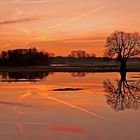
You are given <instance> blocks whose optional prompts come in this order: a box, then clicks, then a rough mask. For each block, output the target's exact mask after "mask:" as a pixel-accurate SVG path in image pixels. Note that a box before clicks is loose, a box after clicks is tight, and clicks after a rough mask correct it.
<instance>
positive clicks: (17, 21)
mask: <svg viewBox="0 0 140 140" xmlns="http://www.w3.org/2000/svg"><path fill="white" fill-rule="evenodd" d="M38 19H40V18H24V19H14V20H5V21H0V25H6V24H17V23H26V22H31V21H34V20H38Z"/></svg>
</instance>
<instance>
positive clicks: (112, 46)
mask: <svg viewBox="0 0 140 140" xmlns="http://www.w3.org/2000/svg"><path fill="white" fill-rule="evenodd" d="M105 47H106V49H105V56H107V57H110V58H112V57H117V58H118V60H119V62H120V64H121V65H120V72H121V73H122V74H123V75H124V76H125V73H126V62H127V60H128V59H129V58H131V57H134V56H136V55H139V54H140V35H139V33H125V32H122V31H116V32H114V33H113V34H111V35H110V36H109V37H108V38H107V40H106V45H105Z"/></svg>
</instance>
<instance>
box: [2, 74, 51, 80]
mask: <svg viewBox="0 0 140 140" xmlns="http://www.w3.org/2000/svg"><path fill="white" fill-rule="evenodd" d="M49 74H50V73H49V72H3V73H0V75H1V78H0V80H1V82H37V81H39V80H41V79H44V78H46V77H48V75H49Z"/></svg>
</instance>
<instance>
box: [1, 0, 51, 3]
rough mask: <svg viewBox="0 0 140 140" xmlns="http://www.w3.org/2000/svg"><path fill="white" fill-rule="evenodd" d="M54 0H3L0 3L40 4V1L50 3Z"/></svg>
mask: <svg viewBox="0 0 140 140" xmlns="http://www.w3.org/2000/svg"><path fill="white" fill-rule="evenodd" d="M50 1H53V0H30V1H25V0H15V1H1V2H0V4H40V3H48V2H50Z"/></svg>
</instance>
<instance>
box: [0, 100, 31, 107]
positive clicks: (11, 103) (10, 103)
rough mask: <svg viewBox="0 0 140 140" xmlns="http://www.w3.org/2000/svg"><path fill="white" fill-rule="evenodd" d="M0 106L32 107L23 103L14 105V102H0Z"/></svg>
mask: <svg viewBox="0 0 140 140" xmlns="http://www.w3.org/2000/svg"><path fill="white" fill-rule="evenodd" d="M0 104H2V105H9V106H20V107H31V105H26V104H21V103H14V102H5V101H0Z"/></svg>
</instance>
